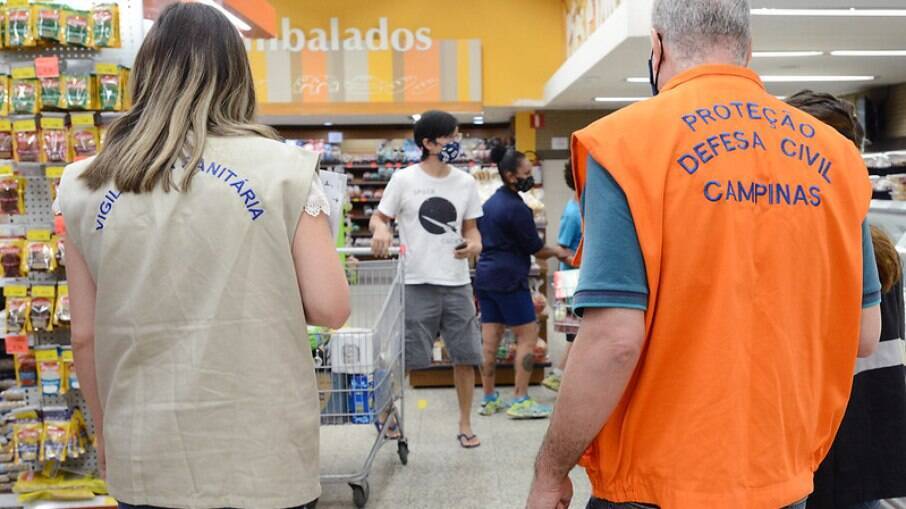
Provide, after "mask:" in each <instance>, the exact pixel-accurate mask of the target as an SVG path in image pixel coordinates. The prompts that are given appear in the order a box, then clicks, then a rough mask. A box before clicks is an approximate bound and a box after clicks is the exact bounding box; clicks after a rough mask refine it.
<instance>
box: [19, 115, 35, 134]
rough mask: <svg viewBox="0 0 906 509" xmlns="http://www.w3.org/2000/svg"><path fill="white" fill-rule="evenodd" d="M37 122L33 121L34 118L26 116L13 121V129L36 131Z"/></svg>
mask: <svg viewBox="0 0 906 509" xmlns="http://www.w3.org/2000/svg"><path fill="white" fill-rule="evenodd" d="M37 130H38V124H36V123H35V119H33V118H26V119H22V120H14V121H13V131H16V132H27V131H37Z"/></svg>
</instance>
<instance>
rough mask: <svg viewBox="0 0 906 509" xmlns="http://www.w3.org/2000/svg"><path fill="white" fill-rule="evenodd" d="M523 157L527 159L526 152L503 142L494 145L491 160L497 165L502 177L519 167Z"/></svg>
mask: <svg viewBox="0 0 906 509" xmlns="http://www.w3.org/2000/svg"><path fill="white" fill-rule="evenodd" d="M523 159H525V154H523V153H522V152H519V151H518V150H516V149H515V148H513V147H508V146H506V145H504V144H502V143H501V144H498V145H494V147H493V148H492V149H491V161H493V162H494V164H496V165H497V171H499V172H500V176H501V178H502V177H503V176H504V175H507V174H509V173H513V172H515V171H516V170H517V169H519V165H520V164H522V160H523Z"/></svg>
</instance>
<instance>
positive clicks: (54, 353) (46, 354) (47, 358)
mask: <svg viewBox="0 0 906 509" xmlns="http://www.w3.org/2000/svg"><path fill="white" fill-rule="evenodd" d="M59 359H60V352H59V351H58V350H57V349H56V348H37V349H35V360H36V361H37V362H53V361H56V360H59Z"/></svg>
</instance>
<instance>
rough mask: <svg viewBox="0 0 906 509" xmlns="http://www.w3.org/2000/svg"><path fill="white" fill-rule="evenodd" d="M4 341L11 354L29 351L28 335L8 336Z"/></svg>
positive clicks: (7, 351) (8, 352) (7, 350)
mask: <svg viewBox="0 0 906 509" xmlns="http://www.w3.org/2000/svg"><path fill="white" fill-rule="evenodd" d="M4 343H6V353H7V354H9V355H13V354H17V353H28V336H6V338H5V341H4Z"/></svg>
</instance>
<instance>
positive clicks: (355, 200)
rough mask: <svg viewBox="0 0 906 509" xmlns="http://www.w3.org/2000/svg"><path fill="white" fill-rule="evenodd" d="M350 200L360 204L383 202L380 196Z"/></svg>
mask: <svg viewBox="0 0 906 509" xmlns="http://www.w3.org/2000/svg"><path fill="white" fill-rule="evenodd" d="M349 201H350V202H352V204H353V205H355V204H358V203H362V204H369V203H381V199H380V198H369V199H365V198H351V199H350V200H349Z"/></svg>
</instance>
